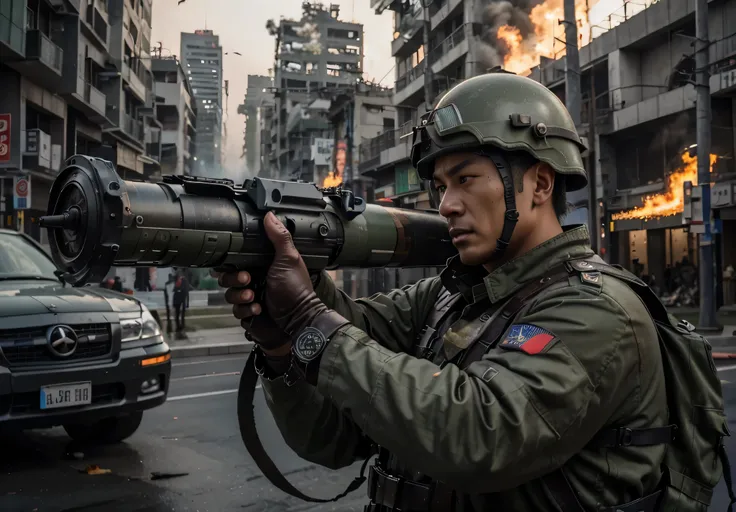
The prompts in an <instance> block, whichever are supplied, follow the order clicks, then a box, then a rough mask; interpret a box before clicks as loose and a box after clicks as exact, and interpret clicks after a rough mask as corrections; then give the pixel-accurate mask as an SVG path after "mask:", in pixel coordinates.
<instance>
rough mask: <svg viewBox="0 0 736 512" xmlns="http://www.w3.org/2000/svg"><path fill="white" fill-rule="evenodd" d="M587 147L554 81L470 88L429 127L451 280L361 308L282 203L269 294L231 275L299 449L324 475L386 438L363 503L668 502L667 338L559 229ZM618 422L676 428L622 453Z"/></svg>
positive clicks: (424, 138) (581, 181) (262, 370)
mask: <svg viewBox="0 0 736 512" xmlns="http://www.w3.org/2000/svg"><path fill="white" fill-rule="evenodd" d="M583 149H584V146H583V145H582V143H581V142H580V139H579V137H578V135H577V132H576V130H575V125H574V123H573V122H572V120H571V118H570V115H569V113H568V112H567V110H566V109H565V107H564V105H563V104H562V103H561V102H560V100H559V99H558V98H557V97H556V96H555V95H554V94H553V93H552V92H551V91H549V90H548V89H547V88H545V87H544V86H542V85H541V84H539V83H537V82H535V81H533V80H530V79H528V78H524V77H520V76H516V75H513V74H506V73H489V74H485V75H482V76H478V77H475V78H471V79H468V80H465V81H464V82H462V83H461V84H459V85H457V86H455V87H454V88H453V89H452V90H450V91H449V92H448V93H447V94H446V95H445V96H444V97H443V98H442V99H441V100H440V101H439V103H438V105H437V107H436V108H435V110H434V111H432V112H431V113H430V114H429V115H426V116H425V117H424V118H423V120H422V123H421V125H420V126H419V127H417V128H416V129H415V132H414V145H413V149H412V156H411V158H412V163H413V165H414V166H415V167H416V169H417V171H418V173H419V175H420V177H421V178H422V179H424V180H427V181H428V182H430V183H431V188H432V190H433V191H434V192H433V193H434V194H436V197H437V200H439V201H440V203H439V212H440V214H441V215H442V216H444V217H445V218H447V222H448V227H449V234H450V236H451V237H452V241H453V243H454V245H455V246H456V247H457V249H458V256H457V257H455V258H453V259H451V260H450V261H449V262H448V265H447V267H446V268H445V269H444V271H443V272H442V273H441V275H440V276H437V277H433V278H428V279H423V280H420V281H418V282H417V283H415V284H414V285H412V286H407V287H404V288H402V289H398V290H393V291H391V292H389V293H387V294H378V295H374V296H372V297H370V298H367V299H360V300H351V299H350V298H349V297H348V296H347V295H345V294H344V293H343V292H341V291H340V290H338V289H336V287H335V285H334V284H333V282H332V281H331V280H330V278H329V276H328V275H327V274H326V273H324V272H323V273H322V274H320V275H319V276H316V277H315V278H310V275H309V273H308V271H307V269H306V267H305V265H304V263H303V261H302V260H301V257H300V256H299V254H298V252H297V251H296V249H295V247H294V245H293V243H292V241H291V237H290V235H289V233H288V231H287V230H286V228H285V227H284V226H283V224H281V223H280V222H279V221H278V220H277V219H276V217H275V216H273V215H272V214H270V213H269V214H268V215H267V216H266V219H265V227H266V231H267V233H268V236H269V238H270V239H271V241H272V242H273V244H274V247H275V249H276V254H275V257H274V262H273V264H272V266H271V268H270V269H269V271H268V275H267V281H266V286H265V292H264V297H265V299H264V301H263V305H261V304H258V303H255V302H254V292H253V290H251V289H248V288H247V286H248V284H249V283H250V281H251V276H250V275H249V274H248V273H247V272H240V273H231V274H225V275H222V276H220V284H221V285H222V286H224V287H227V288H229V289H228V290H227V292H226V296H227V300H228V301H229V302H230V303H232V304H234V308H233V310H234V314H235V316H236V317H237V318H240V319H243V321H242V324H243V327H244V328H245V329H246V332H247V335H248V336H249V337H250V339H253V340H254V341H255V342H256V347H255V348H254V350H256V351H257V352H256V354H255V356H256V368H257V369H258V371H259V374H260V375H261V380H262V382H263V389H264V392H265V395H266V398H267V403H268V406H269V408H270V409H271V411H272V413H273V415H274V418H275V420H276V423H277V425H278V427H279V429H280V430H281V432H282V434H283V436H284V438H285V439H286V442H287V443H288V444H289V446H290V447H291V448H292V449H293V450H294V451H295V452H296V453H297V454H298V455H299V456H301V457H303V458H305V459H307V460H310V461H312V462H315V463H318V464H321V465H323V466H326V467H328V468H341V467H345V466H347V465H350V464H352V463H353V462H355V461H356V460H358V459H359V458H361V457H363V458H364V457H366V456H368V455H370V454H371V453H373V450H374V449H375V447H376V446H378V447H379V448H378V457H377V462H376V464H375V465H374V466H373V467H371V469H370V476H369V485H368V493H369V498H370V504H369V505H368V506H367V507H366V511H368V512H374V511H390V510H401V511H435V510H436V511H442V512H449V511H460V510H462V511H481V510H483V511H486V510H500V511H514V512H524V511H530V512H531V511H534V512H538V511H558V510H564V511H565V512H568V511H578V510H596V511H602V510H611V511H613V510H620V511H622V512H629V511H633V510H636V511H647V512H649V511H652V510H655V508H654V507H655V503H656V501H657V499H658V493H659V489H660V487H659V484H660V481H661V480H662V474H663V473H662V469H661V467H660V464H661V463H662V461H663V459H664V456H665V449H666V446H665V444H666V443H667V442H668V441H669V439H670V438H671V435H672V434H671V432H670V431H669V430H668V429H667V421H668V414H667V399H666V393H665V377H664V373H663V365H662V358H661V353H660V349H659V346H658V338H657V331H656V329H655V326H654V323H653V321H652V319H651V317H650V315H649V313H648V311H647V309H646V307H645V306H644V304H643V303H642V301H641V300H640V299H639V297H638V296H637V295H636V293H635V292H634V291H632V289H631V288H630V287H629V286H628V285H627V284H626V283H624V282H623V281H621V280H618V279H615V278H611V277H609V276H607V275H603V274H601V273H597V272H585V271H584V270H585V268H586V265H588V266H589V264H588V263H586V261H598V262H602V260H600V258H598V257H597V256H595V255H594V253H593V251H592V250H591V248H590V244H589V237H588V231H587V229H586V227H585V226H577V227H566V228H562V227H561V223H560V219H561V217H562V216H563V215H564V214H565V213H566V205H567V202H566V195H565V193H566V191H571V190H579V189H581V188H583V187H584V186H585V185H586V183H587V176H586V173H585V170H584V169H583V164H582V159H581V151H582V150H583ZM596 258H597V260H596ZM565 263H567V264H568V266H565V265H564V264H565ZM570 265H572V266H570ZM561 268H562V269H563V270H564V271H560V269H561ZM571 269H572V270H575V269H577V270H580V272H578V273H574V272H571ZM620 426H623V427H629V428H631V429H633V431H636V429H637V428H641V429H647V430H643V431H644V432H649V433H650V434H651V433H652V432H662V433H663V436H665V437H666V439H664V440H663V439H661V438H660V439H656V440H652V439H650V442H648V443H647V442H639V441H641V440H639V441H637V440H635V442H631V439H630V438H629V439H628V441H629V442H624V443H623V444H624V445H625V446H620V444H621V443H619V442H618V439H613V440H611V439H609V438H610V435H609V434H610V433H611V432H614V433H615V432H618V430H615V428H616V427H620ZM659 427H662V428H661V429H660V430H657V429H658V428H659ZM625 430H628V429H625ZM631 432H632V431H629V433H631ZM603 434H605V435H603ZM630 444H639V445H640V446H630ZM642 444H644V445H645V446H641V445H642ZM635 500H639V501H638V502H637V503H636V504H635V505H634V504H632V503H631V502H634V501H635Z"/></svg>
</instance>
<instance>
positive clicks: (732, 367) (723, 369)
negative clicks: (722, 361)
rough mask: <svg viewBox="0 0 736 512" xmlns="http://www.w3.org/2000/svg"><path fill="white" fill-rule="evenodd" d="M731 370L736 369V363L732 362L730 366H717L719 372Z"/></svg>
mask: <svg viewBox="0 0 736 512" xmlns="http://www.w3.org/2000/svg"><path fill="white" fill-rule="evenodd" d="M731 370H736V364H732V365H731V366H720V367H718V371H719V372H728V371H731Z"/></svg>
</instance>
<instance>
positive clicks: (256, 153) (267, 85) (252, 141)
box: [238, 75, 273, 176]
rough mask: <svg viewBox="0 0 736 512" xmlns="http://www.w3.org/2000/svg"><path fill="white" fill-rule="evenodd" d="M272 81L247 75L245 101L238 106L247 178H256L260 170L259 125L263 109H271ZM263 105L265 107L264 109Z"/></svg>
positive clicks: (267, 77)
mask: <svg viewBox="0 0 736 512" xmlns="http://www.w3.org/2000/svg"><path fill="white" fill-rule="evenodd" d="M272 90H273V79H272V78H271V77H269V76H260V75H248V89H247V91H246V93H245V100H244V101H243V104H242V105H238V114H239V115H243V116H245V139H244V141H243V154H244V156H245V166H246V170H247V173H248V175H249V176H257V175H258V174H259V173H260V172H261V170H262V165H261V124H262V121H261V120H262V117H263V116H262V114H263V111H264V109H265V108H271V103H272V100H273V92H272ZM264 105H267V106H265V107H264Z"/></svg>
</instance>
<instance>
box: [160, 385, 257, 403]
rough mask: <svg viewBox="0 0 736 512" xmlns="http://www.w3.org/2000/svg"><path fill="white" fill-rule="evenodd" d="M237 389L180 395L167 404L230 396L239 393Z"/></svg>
mask: <svg viewBox="0 0 736 512" xmlns="http://www.w3.org/2000/svg"><path fill="white" fill-rule="evenodd" d="M260 387H261V385H260V384H256V388H260ZM237 392H238V390H237V389H223V390H221V391H208V392H207V393H196V394H194V395H179V396H170V397H168V398H167V399H166V401H167V402H172V401H174V400H190V399H192V398H205V397H208V396H219V395H230V394H232V393H237Z"/></svg>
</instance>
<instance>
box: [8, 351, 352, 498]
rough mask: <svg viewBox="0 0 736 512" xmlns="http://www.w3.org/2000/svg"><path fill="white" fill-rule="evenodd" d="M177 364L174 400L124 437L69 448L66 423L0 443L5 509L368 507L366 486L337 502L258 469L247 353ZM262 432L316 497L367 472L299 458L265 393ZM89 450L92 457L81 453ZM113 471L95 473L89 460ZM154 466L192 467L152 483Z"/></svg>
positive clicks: (293, 477)
mask: <svg viewBox="0 0 736 512" xmlns="http://www.w3.org/2000/svg"><path fill="white" fill-rule="evenodd" d="M180 361H181V362H177V361H174V363H173V364H174V368H173V371H172V381H171V391H170V394H169V400H168V401H167V402H166V403H165V404H164V405H162V406H161V407H159V408H156V409H153V410H151V411H148V412H147V413H146V414H145V415H144V418H143V423H142V425H141V427H140V429H139V430H138V432H136V433H135V434H134V435H133V436H132V437H130V438H129V439H128V440H127V441H126V442H125V443H122V444H119V445H116V446H108V447H102V448H95V449H90V448H80V447H75V446H70V441H69V438H68V437H67V436H66V434H65V433H64V431H63V430H62V429H52V430H45V431H41V430H40V431H34V432H31V433H25V434H23V435H20V436H17V437H13V438H12V439H7V438H6V439H2V440H0V511H2V512H10V511H13V512H15V511H19V512H20V511H22V512H27V511H38V512H47V511H48V512H62V511H64V512H67V511H72V510H73V511H77V510H79V511H80V512H82V511H84V512H102V511H104V512H144V511H145V512H163V511H167V512H168V511H175V512H180V511H181V512H189V511H193V512H194V511H196V512H207V511H210V512H224V511H235V510H242V511H244V512H261V511H262V512H286V511H289V512H291V511H307V510H309V511H333V510H340V511H362V510H363V505H364V504H365V485H364V486H363V487H361V488H360V489H358V490H357V491H355V492H354V493H353V494H351V495H349V496H347V497H345V498H343V499H341V500H340V501H339V502H337V503H330V504H311V503H306V502H302V501H299V500H297V499H295V498H291V497H288V496H287V495H285V494H284V493H283V492H281V491H279V490H278V489H275V488H274V487H273V486H272V485H271V484H270V483H269V482H268V481H267V480H266V479H265V478H264V477H263V476H262V475H261V473H260V471H259V469H258V468H257V467H256V465H255V463H254V462H253V461H252V459H251V458H250V456H249V455H248V452H247V451H246V449H245V446H244V445H243V442H242V440H241V438H240V434H239V432H238V424H237V418H236V416H235V411H236V396H237V394H236V393H235V390H236V388H237V386H238V381H239V379H240V375H239V372H240V370H241V369H242V367H243V365H244V364H245V357H244V355H243V356H240V355H238V356H212V357H207V358H197V359H194V358H192V359H189V358H186V359H183V360H180ZM257 391H258V392H257V393H256V400H257V401H256V406H255V411H256V412H255V415H256V420H257V421H256V423H257V427H258V431H259V434H260V437H261V440H262V442H263V445H264V446H265V448H266V450H267V451H268V453H269V455H271V457H272V459H273V460H274V462H275V463H276V465H277V466H278V467H279V469H280V470H281V471H282V472H284V473H285V474H286V475H287V477H288V478H289V481H290V482H292V484H294V485H295V486H297V487H298V488H299V489H300V490H302V491H303V492H305V493H307V494H312V495H314V496H316V497H324V498H332V497H333V496H335V495H337V494H339V493H341V492H342V491H343V490H344V489H345V488H346V487H347V485H348V484H349V483H350V481H351V480H352V479H353V478H354V477H355V476H357V475H358V474H359V472H360V464H356V465H355V467H351V468H346V469H344V470H342V471H339V472H336V471H331V470H327V469H323V468H320V467H316V466H314V465H313V464H312V463H310V462H307V461H304V460H302V459H300V458H299V457H297V456H296V455H295V454H294V452H293V451H292V450H291V449H290V448H289V447H288V446H287V445H286V444H285V443H284V441H283V438H282V437H281V435H280V433H279V431H278V430H277V428H276V426H275V424H274V423H273V420H272V418H271V414H270V412H269V411H268V408H267V407H266V404H265V402H264V400H263V394H262V393H261V392H260V390H257ZM77 450H82V451H83V453H84V458H83V459H82V460H77V459H74V458H73V455H71V456H70V455H66V454H67V453H70V452H71V453H74V452H75V451H77ZM93 464H94V465H97V466H99V467H100V468H101V469H109V470H110V471H111V472H110V473H109V474H101V475H89V474H86V473H83V472H80V471H83V470H84V469H85V468H86V467H87V466H88V465H93ZM152 472H161V473H189V474H188V475H186V476H180V477H174V478H170V479H166V480H155V481H152V480H151V478H150V476H151V473H152Z"/></svg>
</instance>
